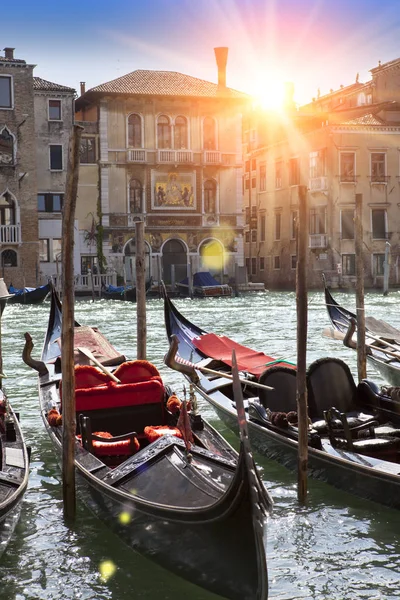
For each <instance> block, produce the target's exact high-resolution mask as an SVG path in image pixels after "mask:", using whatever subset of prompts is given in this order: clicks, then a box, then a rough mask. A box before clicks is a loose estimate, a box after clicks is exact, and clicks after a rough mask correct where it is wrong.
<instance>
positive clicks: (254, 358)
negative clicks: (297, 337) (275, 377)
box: [193, 333, 296, 377]
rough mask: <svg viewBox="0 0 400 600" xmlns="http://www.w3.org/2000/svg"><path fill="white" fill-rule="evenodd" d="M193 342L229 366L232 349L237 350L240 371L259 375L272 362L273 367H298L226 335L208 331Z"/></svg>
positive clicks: (210, 355)
mask: <svg viewBox="0 0 400 600" xmlns="http://www.w3.org/2000/svg"><path fill="white" fill-rule="evenodd" d="M193 343H194V345H195V346H196V348H198V349H199V350H200V351H201V352H202V353H203V354H205V355H206V356H209V357H210V358H214V359H215V360H220V361H221V362H224V363H225V364H227V365H229V366H232V350H235V352H236V360H237V364H238V368H239V371H247V372H248V373H251V374H252V375H256V376H257V377H259V376H260V375H261V373H263V371H265V370H266V369H267V368H268V365H267V363H272V362H273V363H274V364H273V365H272V364H271V367H272V366H274V367H276V366H278V365H279V366H285V367H288V368H289V369H296V366H295V365H290V364H288V363H286V362H275V359H274V358H272V357H271V356H267V355H266V354H264V353H263V352H256V350H252V349H251V348H247V347H246V346H241V345H240V344H238V343H237V342H234V341H233V340H231V339H230V338H228V337H226V336H224V335H216V334H215V333H207V334H205V335H202V336H201V337H199V338H194V339H193Z"/></svg>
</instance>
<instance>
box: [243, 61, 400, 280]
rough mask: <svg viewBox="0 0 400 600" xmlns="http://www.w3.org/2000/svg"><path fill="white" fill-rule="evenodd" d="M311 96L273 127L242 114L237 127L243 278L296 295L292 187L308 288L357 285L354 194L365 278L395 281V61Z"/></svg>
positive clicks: (399, 135) (398, 250) (398, 173)
mask: <svg viewBox="0 0 400 600" xmlns="http://www.w3.org/2000/svg"><path fill="white" fill-rule="evenodd" d="M371 73H372V80H371V81H369V82H367V83H365V84H361V83H359V81H358V77H357V81H356V82H355V83H354V84H352V85H350V86H348V87H346V88H344V87H342V88H341V89H340V90H338V91H336V92H333V91H332V92H331V93H330V94H328V95H326V96H318V97H317V98H315V99H313V102H312V103H311V104H309V105H307V106H305V107H302V108H300V109H299V110H298V111H288V112H286V114H284V115H282V117H281V119H280V120H276V118H275V120H272V119H271V118H269V117H268V116H266V115H261V114H259V113H249V114H248V116H247V119H246V123H245V132H244V151H245V156H246V161H245V175H244V191H245V199H244V203H245V212H246V230H245V254H246V265H247V270H248V275H249V278H250V279H252V280H253V281H263V282H264V283H265V284H266V285H267V286H268V287H271V288H289V289H294V286H295V281H296V261H297V252H296V227H297V215H298V206H299V189H300V186H306V188H307V201H308V223H307V225H308V240H309V250H310V252H309V256H308V281H309V285H310V287H320V286H321V282H322V273H325V275H326V277H327V279H328V282H329V283H330V285H332V286H343V287H353V286H354V285H355V240H354V237H355V227H354V216H355V215H354V211H355V198H356V194H361V197H362V201H363V231H364V239H363V242H364V279H365V285H366V286H367V287H380V288H382V285H383V275H384V262H385V253H386V256H388V257H390V267H389V269H390V279H389V281H390V284H391V285H398V284H399V283H400V279H399V276H400V274H399V271H398V266H399V265H398V261H399V258H398V257H399V254H400V246H399V244H400V235H399V231H400V213H399V206H400V186H399V182H400V154H399V148H400V104H399V94H400V78H399V73H400V59H399V60H396V61H391V62H390V63H387V64H385V65H379V66H378V67H377V68H375V69H372V70H371Z"/></svg>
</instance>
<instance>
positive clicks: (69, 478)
mask: <svg viewBox="0 0 400 600" xmlns="http://www.w3.org/2000/svg"><path fill="white" fill-rule="evenodd" d="M82 129H83V128H82V127H80V126H79V125H74V126H73V130H72V134H71V138H70V142H69V149H68V166H67V180H66V186H65V203H64V208H63V221H62V244H61V260H62V274H63V278H62V279H63V283H62V291H63V307H62V328H61V347H62V352H61V371H62V382H63V456H62V474H63V500H64V518H65V519H66V520H67V521H73V520H74V519H75V513H76V502H75V465H74V461H75V435H76V417H75V369H74V260H73V256H74V218H75V207H76V197H77V193H78V176H79V149H80V140H81V134H82Z"/></svg>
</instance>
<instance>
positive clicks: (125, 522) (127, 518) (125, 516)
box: [119, 510, 132, 525]
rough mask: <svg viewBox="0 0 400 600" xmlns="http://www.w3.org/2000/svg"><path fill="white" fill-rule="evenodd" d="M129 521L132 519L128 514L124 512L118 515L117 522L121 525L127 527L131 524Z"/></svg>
mask: <svg viewBox="0 0 400 600" xmlns="http://www.w3.org/2000/svg"><path fill="white" fill-rule="evenodd" d="M131 519H132V517H131V515H130V513H128V512H127V511H126V510H125V511H123V512H122V513H121V514H120V515H119V522H120V523H121V525H128V524H129V523H130V522H131Z"/></svg>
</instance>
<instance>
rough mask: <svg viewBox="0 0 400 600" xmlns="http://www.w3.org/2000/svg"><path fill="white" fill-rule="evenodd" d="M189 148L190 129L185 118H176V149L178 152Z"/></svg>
mask: <svg viewBox="0 0 400 600" xmlns="http://www.w3.org/2000/svg"><path fill="white" fill-rule="evenodd" d="M187 147H188V129H187V121H186V119H185V117H176V119H175V127H174V148H176V149H177V150H180V149H183V148H187Z"/></svg>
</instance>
